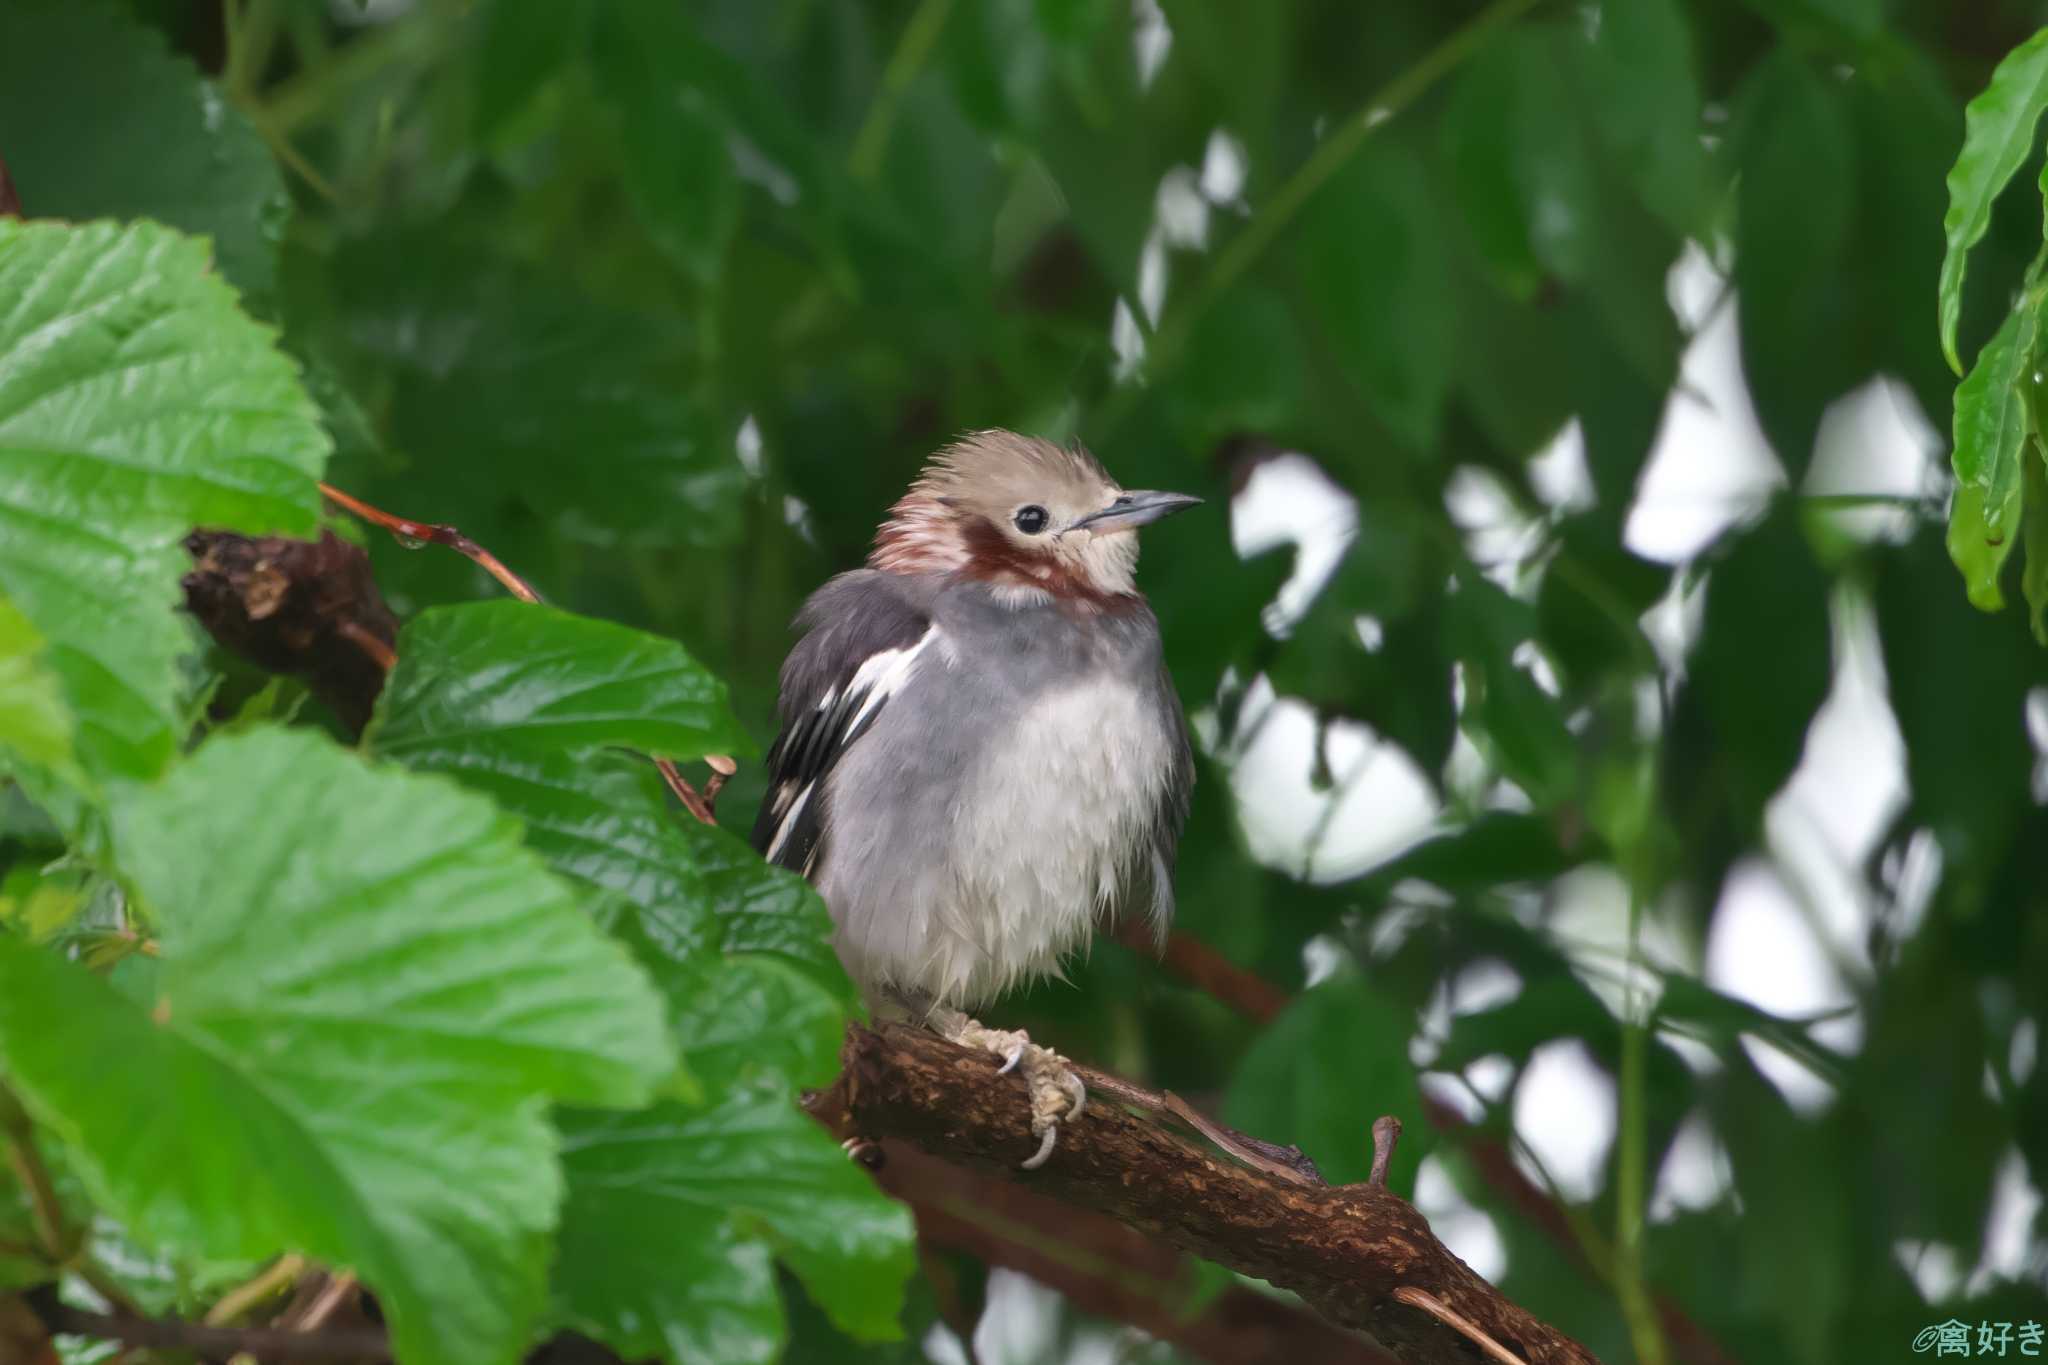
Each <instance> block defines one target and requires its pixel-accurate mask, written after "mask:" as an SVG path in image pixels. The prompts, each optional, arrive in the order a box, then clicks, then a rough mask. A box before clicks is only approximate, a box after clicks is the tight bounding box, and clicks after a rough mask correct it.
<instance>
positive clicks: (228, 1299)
mask: <svg viewBox="0 0 2048 1365" xmlns="http://www.w3.org/2000/svg"><path fill="white" fill-rule="evenodd" d="M305 1268H306V1258H305V1257H304V1256H301V1255H299V1253H297V1252H296V1251H293V1252H288V1253H286V1254H285V1255H283V1256H280V1257H278V1258H277V1259H276V1260H275V1261H273V1262H271V1263H270V1265H269V1266H268V1267H267V1268H266V1269H264V1271H263V1272H262V1273H261V1274H259V1275H257V1276H256V1277H255V1278H254V1279H252V1280H248V1281H245V1282H244V1283H242V1284H239V1285H237V1286H235V1287H234V1288H233V1289H230V1290H229V1291H228V1292H227V1293H225V1294H223V1295H221V1296H220V1298H219V1299H218V1300H216V1301H215V1303H214V1305H213V1307H211V1308H209V1309H207V1310H206V1318H205V1322H206V1325H207V1326H209V1327H221V1326H225V1325H226V1324H228V1323H231V1322H233V1321H234V1320H235V1319H236V1318H239V1317H241V1316H242V1315H243V1314H244V1313H247V1312H248V1311H249V1310H250V1309H252V1308H254V1307H256V1306H257V1305H258V1304H260V1303H262V1302H263V1301H264V1300H265V1299H268V1298H270V1297H271V1296H272V1295H273V1294H278V1293H281V1292H283V1291H284V1290H286V1289H288V1288H290V1287H291V1283H292V1281H294V1280H296V1279H298V1278H299V1272H300V1271H302V1270H304V1269H305Z"/></svg>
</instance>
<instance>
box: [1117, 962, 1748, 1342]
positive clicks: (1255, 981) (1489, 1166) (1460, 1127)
mask: <svg viewBox="0 0 2048 1365" xmlns="http://www.w3.org/2000/svg"><path fill="white" fill-rule="evenodd" d="M1134 933H1136V934H1137V935H1139V937H1138V938H1137V939H1136V940H1134V939H1133V937H1132V936H1133V934H1134ZM1120 937H1121V938H1122V939H1123V941H1124V942H1125V943H1126V944H1128V945H1129V946H1131V947H1133V948H1135V949H1136V950H1138V951H1140V952H1147V953H1149V952H1151V951H1152V949H1151V931H1150V930H1149V929H1146V928H1145V927H1144V926H1143V925H1141V924H1137V923H1136V922H1129V923H1127V925H1126V928H1125V930H1124V932H1123V933H1122V934H1121V935H1120ZM1161 965H1163V966H1164V967H1165V968H1166V970H1167V971H1168V972H1170V973H1171V974H1173V975H1174V976H1177V977H1179V978H1180V979H1181V980H1183V981H1185V982H1187V983H1188V984H1189V985H1191V986H1193V987H1195V988H1196V989H1197V990H1200V991H1202V992H1203V993H1205V994H1207V995H1208V996H1210V997H1211V998H1212V999H1215V1000H1218V1001H1221V1002H1222V1003H1223V1004H1225V1005H1228V1006H1229V1007H1230V1008H1231V1009H1234V1010H1236V1011H1237V1012H1238V1013H1239V1014H1241V1015H1243V1016H1244V1017H1245V1018H1247V1019H1249V1020H1251V1021H1252V1022H1254V1023H1258V1024H1266V1023H1271V1022H1272V1021H1273V1019H1274V1018H1276V1017H1277V1016H1278V1015H1279V1013H1280V1011H1282V1010H1284V1009H1286V1008H1287V999H1288V998H1287V993H1286V992H1285V991H1283V990H1281V989H1280V988H1279V987H1278V986H1275V985H1274V984H1273V983H1272V982H1270V981H1268V980H1266V979H1265V978H1264V977H1262V976H1259V975H1258V974H1257V973H1255V972H1251V971H1247V970H1246V969H1245V968H1243V967H1240V966H1238V965H1237V964H1236V963H1235V962H1232V961H1231V960H1230V959H1229V958H1227V957H1225V956H1224V955H1223V954H1221V953H1219V952H1217V951H1216V950H1215V949H1214V948H1211V947H1210V946H1209V945H1208V944H1206V943H1203V942H1202V941H1201V940H1199V939H1195V938H1190V937H1189V936H1188V935H1186V934H1182V933H1175V934H1171V935H1169V936H1168V937H1167V941H1166V949H1165V952H1164V953H1163V954H1162V955H1161ZM1423 1112H1424V1113H1425V1114H1427V1115H1428V1117H1429V1121H1430V1123H1431V1124H1432V1125H1434V1126H1435V1127H1436V1128H1437V1130H1438V1131H1440V1132H1442V1133H1444V1134H1445V1135H1447V1136H1449V1137H1450V1138H1451V1139H1453V1140H1454V1141H1456V1142H1458V1143H1459V1144H1460V1146H1461V1147H1462V1148H1463V1149H1464V1151H1465V1154H1466V1155H1467V1156H1469V1157H1470V1158H1471V1159H1472V1163H1473V1165H1474V1166H1475V1167H1476V1168H1477V1169H1478V1171H1479V1174H1480V1177H1481V1178H1482V1179H1483V1180H1485V1181H1486V1183H1487V1184H1488V1185H1490V1186H1492V1187H1493V1190H1494V1193H1496V1194H1498V1195H1499V1196H1500V1197H1501V1198H1502V1199H1503V1200H1504V1201H1506V1202H1507V1203H1508V1204H1509V1205H1510V1206H1511V1207H1513V1208H1514V1209H1515V1210H1516V1211H1517V1212H1519V1213H1520V1214H1521V1215H1522V1216H1523V1217H1524V1218H1527V1219H1528V1220H1529V1221H1530V1222H1531V1223H1533V1224H1535V1225H1536V1226H1537V1227H1538V1228H1540V1229H1542V1230H1543V1232H1544V1233H1545V1234H1546V1235H1548V1236H1549V1237H1550V1239H1551V1240H1552V1241H1553V1242H1555V1243H1556V1244H1557V1245H1558V1246H1560V1247H1562V1248H1564V1249H1565V1250H1566V1251H1568V1252H1570V1253H1571V1254H1572V1256H1573V1257H1574V1258H1575V1259H1577V1260H1578V1261H1579V1262H1580V1263H1581V1264H1582V1265H1584V1264H1585V1258H1584V1255H1583V1251H1582V1249H1581V1248H1580V1246H1579V1243H1578V1239H1577V1237H1575V1236H1574V1235H1573V1233H1572V1228H1571V1222H1570V1220H1569V1219H1567V1218H1566V1217H1565V1213H1564V1210H1563V1209H1561V1208H1559V1207H1558V1205H1557V1202H1556V1201H1555V1200H1554V1199H1552V1198H1551V1197H1550V1195H1549V1194H1548V1193H1546V1192H1545V1191H1544V1190H1543V1189H1542V1188H1541V1187H1540V1186H1538V1185H1537V1184H1536V1183H1535V1182H1534V1181H1532V1180H1530V1179H1529V1177H1528V1176H1526V1175H1524V1174H1522V1170H1521V1168H1520V1167H1519V1166H1517V1165H1515V1160H1514V1157H1513V1155H1512V1154H1511V1153H1510V1152H1509V1151H1508V1149H1507V1146H1506V1145H1505V1144H1504V1143H1502V1142H1500V1141H1498V1140H1497V1139H1495V1138H1492V1137H1489V1136H1487V1135H1485V1134H1484V1133H1481V1132H1480V1131H1479V1130H1478V1129H1476V1128H1475V1127H1474V1126H1473V1125H1472V1124H1471V1123H1469V1122H1467V1121H1466V1119H1465V1116H1464V1115H1463V1114H1460V1113H1459V1112H1458V1111H1457V1110H1456V1109H1454V1108H1452V1107H1451V1106H1450V1105H1448V1104H1445V1103H1443V1102H1442V1101H1441V1100H1437V1099H1434V1098H1431V1097H1429V1096H1424V1098H1423ZM1588 1268H1589V1269H1590V1267H1588ZM1656 1305H1657V1319H1658V1322H1659V1323H1660V1324H1661V1325H1662V1326H1663V1328H1664V1335H1665V1336H1666V1337H1667V1338H1669V1339H1670V1340H1671V1342H1672V1344H1673V1345H1674V1346H1676V1347H1677V1349H1678V1352H1679V1355H1680V1357H1681V1358H1682V1359H1684V1360H1686V1361H1688V1362H1690V1365H1734V1357H1732V1356H1730V1355H1729V1354H1728V1353H1727V1352H1726V1351H1724V1350H1723V1349H1721V1345H1720V1343H1719V1342H1717V1341H1715V1340H1714V1339H1713V1338H1712V1337H1710V1336H1708V1335H1707V1333H1706V1330H1705V1329H1704V1328H1702V1327H1701V1326H1700V1325H1699V1324H1698V1323H1696V1322H1694V1321H1693V1320H1692V1319H1691V1318H1690V1317H1689V1316H1687V1314H1686V1312H1685V1310H1684V1309H1682V1308H1680V1307H1679V1306H1678V1305H1677V1303H1675V1302H1673V1301H1672V1300H1671V1299H1670V1298H1669V1297H1668V1296H1666V1295H1663V1294H1659V1295H1657V1296H1656Z"/></svg>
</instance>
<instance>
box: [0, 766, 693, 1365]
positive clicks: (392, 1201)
mask: <svg viewBox="0 0 2048 1365" xmlns="http://www.w3.org/2000/svg"><path fill="white" fill-rule="evenodd" d="M115 814H116V819H115V827H116V832H117V840H116V847H117V848H118V850H119V852H120V857H121V862H122V870H123V871H124V872H125V874H126V875H127V876H128V877H129V878H130V880H131V881H132V882H133V884H134V886H135V888H136V891H137V894H138V895H139V896H140V897H141V898H142V901H143V902H144V903H145V904H146V905H147V906H148V907H149V908H150V910H151V911H152V912H153V914H154V915H155V916H156V918H157V920H158V924H159V941H160V944H161V957H160V959H159V961H158V963H157V969H156V971H155V972H154V974H153V984H151V985H150V986H149V987H148V994H147V997H146V998H140V999H138V998H133V997H131V996H129V995H126V994H124V993H123V992H122V991H121V990H120V989H119V988H117V986H115V985H113V984H109V983H108V982H106V981H104V980H102V979H100V978H97V977H94V976H92V975H90V974H89V973H87V972H85V971H84V970H82V969H81V968H79V967H77V966H74V965H73V964H71V963H69V962H66V961H64V960H63V959H62V958H61V957H59V956H58V955H56V954H55V953H53V952H50V951H48V950H46V949H41V948H35V947H31V946H30V945H28V944H26V943H24V942H22V941H21V940H18V939H13V938H7V937H0V1061H4V1063H5V1066H6V1068H7V1070H8V1072H9V1074H10V1076H11V1078H12V1081H13V1083H14V1085H15V1086H16V1087H17V1089H18V1090H19V1091H20V1093H21V1095H22V1097H23V1099H24V1100H25V1101H26V1102H27V1104H28V1105H29V1107H30V1109H31V1111H32V1113H33V1114H34V1116H35V1117H36V1118H37V1119H38V1120H39V1121H41V1122H43V1123H45V1124H48V1125H50V1126H51V1127H52V1128H53V1129H54V1130H55V1131H56V1132H57V1133H59V1134H60V1135H62V1136H63V1138H64V1139H65V1141H66V1143H67V1144H68V1145H69V1147H70V1148H71V1150H72V1154H73V1157H74V1159H75V1160H76V1162H77V1164H78V1167H79V1170H80V1173H81V1175H82V1176H83V1178H84V1179H85V1180H86V1183H87V1184H88V1186H89V1187H90V1188H91V1189H92V1191H93V1193H94V1195H95V1197H96V1198H97V1199H98V1200H99V1201H100V1202H102V1203H104V1204H105V1205H106V1206H107V1207H108V1208H109V1209H110V1210H112V1211H113V1212H115V1213H116V1214H117V1215H118V1216H119V1217H121V1218H122V1219H123V1220H124V1221H125V1222H126V1223H128V1224H129V1226H130V1227H131V1229H132V1230H133V1231H134V1232H135V1233H136V1234H137V1235H139V1236H141V1237H143V1238H144V1239H145V1240H148V1241H152V1242H155V1243H157V1244H159V1245H168V1246H175V1247H178V1248H180V1249H182V1250H185V1251H188V1252H193V1253H198V1254H202V1255H206V1256H214V1257H234V1256H262V1255H269V1254H272V1253H275V1252H278V1251H281V1250H285V1249H299V1250H303V1251H305V1252H307V1253H309V1254H311V1255H313V1256H316V1257H318V1258H320V1259H322V1260H325V1261H328V1262H331V1263H333V1264H336V1265H347V1266H352V1267H354V1268H355V1269H356V1270H357V1271H358V1272H359V1273H360V1274H361V1275H362V1277H363V1280H364V1282H365V1283H366V1284H368V1285H369V1286H370V1287H371V1288H372V1289H374V1290H375V1291H376V1293H377V1295H378V1299H379V1301H380V1303H381V1304H382V1305H383V1307H384V1311H385V1313H386V1316H387V1318H388V1320H389V1322H390V1324H391V1330H392V1337H393V1342H394V1346H395V1349H396V1351H397V1354H398V1357H399V1358H400V1359H402V1360H406V1361H408V1362H416V1363H421V1365H424V1363H428V1362H451V1365H452V1363H454V1362H465V1363H466V1362H479V1361H482V1362H491V1361H510V1360H513V1359H515V1358H516V1357H517V1356H518V1354H519V1352H520V1349H521V1348H522V1347H523V1346H524V1345H525V1343H526V1340H527V1333H528V1329H529V1327H530V1326H531V1323H532V1320H533V1316H534V1314H535V1312H536V1310H537V1307H538V1302H539V1299H540V1294H541V1290H542V1287H543V1284H544V1273H545V1266H546V1248H547V1234H548V1232H549V1229H550V1228H551V1227H552V1226H553V1224H554V1221H555V1211H556V1201H557V1199H558V1197H559V1192H560V1188H561V1185H560V1176H559V1173H558V1170H557V1168H556V1164H555V1160H554V1143H553V1139H552V1135H551V1133H550V1132H549V1129H548V1125H547V1122H546V1119H545V1115H544V1104H545V1102H546V1101H547V1100H549V1099H561V1100H566V1101H571V1102H575V1103H580V1104H589V1105H610V1104H619V1105H631V1104H639V1103H643V1102H645V1100H646V1099H647V1098H648V1096H649V1095H650V1094H651V1093H652V1092H653V1090H654V1088H655V1086H656V1085H657V1084H658V1083H659V1082H660V1081H661V1080H662V1079H663V1078H664V1077H665V1076H666V1075H667V1074H668V1073H669V1071H670V1070H671V1068H672V1067H673V1065H674V1061H675V1058H674V1052H673V1049H672V1047H671V1046H670V1044H669V1042H668V1040H667V1038H666V1037H665V1036H664V1033H663V1029H662V1024H661V1008H660V1002H659V1001H658V999H657V998H656V997H655V995H654V993H653V991H652V990H651V989H650V988H649V986H648V985H647V983H646V980H645V979H644V977H642V976H641V974H640V973H639V972H638V971H636V970H635V969H634V968H633V966H632V964H631V963H630V961H629V960H628V958H627V956H626V954H625V953H624V952H623V951H622V950H621V949H620V948H619V947H618V946H617V945H616V944H612V943H610V942H608V941H606V940H605V939H604V937H603V936H602V935H601V934H599V933H597V932H596V931H595V930H594V929H593V928H592V926H591V925H590V924H589V923H588V922H587V921H586V920H585V919H584V918H583V917H582V916H581V915H579V914H578V913H577V910H576V906H575V902H574V899H573V897H572V896H571V895H570V893H569V891H568V889H567V888H566V887H565V886H563V885H562V884H561V883H560V882H559V881H557V880H556V879H555V878H553V877H552V876H550V875H549V874H548V873H547V872H546V871H545V870H544V869H543V868H542V867H541V865H540V862H539V860H538V859H537V858H535V857H534V856H533V855H532V854H531V853H529V852H527V851H526V850H524V849H522V848H521V847H520V844H519V837H518V828H517V826H516V825H515V824H514V823H513V822H512V821H510V820H509V819H507V818H506V817H505V816H504V815H502V814H500V813H499V812H498V811H496V810H495V809H493V808H492V807H491V806H490V805H489V803H487V802H484V801H481V800H478V799H477V798H475V797H473V796H470V795H468V794H465V793H462V792H460V791H457V790H456V789H454V788H453V787H452V786H450V785H449V784H447V783H446V782H444V781H442V780H440V779H438V778H423V777H414V776H411V775H408V774H405V773H402V772H399V771H397V770H395V769H390V768H383V767H373V766H371V765H370V764H368V763H366V762H364V761H363V760H361V759H359V758H357V757H355V756H354V755H351V754H349V753H346V752H344V751H342V750H340V749H337V748H336V747H335V746H334V745H333V744H332V743H331V742H330V741H328V740H326V739H324V738H321V737H319V736H316V735H314V734H311V733H308V732H287V731H258V732H253V733H250V734H246V735H235V736H228V737H223V738H220V739H216V740H214V741H212V742H209V743H208V744H207V745H205V746H204V747H203V748H201V749H200V750H199V752H198V753H197V754H196V755H194V756H193V757H192V758H191V759H189V760H188V761H186V762H185V763H183V764H181V765H179V766H178V767H177V768H176V769H174V770H173V771H172V772H171V774H170V775H169V776H168V777H167V778H166V779H165V780H164V781H163V782H161V783H159V784H157V785H156V786H154V787H151V788H147V789H140V788H138V789H134V790H133V791H132V792H131V793H130V794H129V795H127V796H125V797H124V798H123V800H122V801H121V803H120V804H119V805H118V806H117V808H116V813H115ZM54 1019H63V1020H65V1021H66V1026H65V1027H64V1028H63V1029H61V1030H59V1029H52V1028H51V1027H50V1021H51V1020H54Z"/></svg>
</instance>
